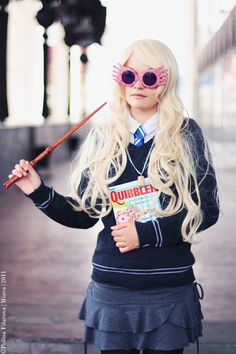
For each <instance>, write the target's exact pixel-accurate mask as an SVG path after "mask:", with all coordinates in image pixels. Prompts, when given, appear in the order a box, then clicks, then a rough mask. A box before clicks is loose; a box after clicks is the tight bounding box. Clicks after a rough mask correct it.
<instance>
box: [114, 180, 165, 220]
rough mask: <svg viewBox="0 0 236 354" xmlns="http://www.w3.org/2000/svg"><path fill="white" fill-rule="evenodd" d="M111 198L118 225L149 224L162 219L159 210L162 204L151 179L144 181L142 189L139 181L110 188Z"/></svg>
mask: <svg viewBox="0 0 236 354" xmlns="http://www.w3.org/2000/svg"><path fill="white" fill-rule="evenodd" d="M109 196H110V200H111V203H112V207H113V211H114V215H115V219H116V222H117V224H120V223H123V222H127V221H139V222H147V221H149V220H154V219H156V218H158V217H160V216H159V213H158V210H160V209H161V203H160V200H159V199H157V189H156V188H155V187H154V186H153V185H152V184H151V183H150V181H149V178H145V179H144V185H143V186H142V187H139V185H138V181H137V180H135V181H132V182H128V183H123V184H119V185H117V186H112V187H109Z"/></svg>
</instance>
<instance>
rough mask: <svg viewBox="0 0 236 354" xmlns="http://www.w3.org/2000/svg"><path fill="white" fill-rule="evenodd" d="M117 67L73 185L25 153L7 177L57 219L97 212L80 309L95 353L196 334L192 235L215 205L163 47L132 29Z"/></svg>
mask: <svg viewBox="0 0 236 354" xmlns="http://www.w3.org/2000/svg"><path fill="white" fill-rule="evenodd" d="M113 74H114V75H113V76H114V79H115V81H116V87H115V93H114V100H113V103H112V105H111V111H112V115H111V120H110V121H109V122H106V124H102V125H101V126H99V127H96V128H93V129H91V131H90V133H89V135H88V137H87V139H86V141H85V143H84V144H83V146H82V148H81V149H80V152H79V154H78V157H77V158H76V159H75V161H74V163H75V164H74V165H75V167H74V171H73V174H72V178H71V186H72V191H71V194H70V196H67V197H64V196H62V195H60V194H58V193H57V192H56V191H54V189H53V188H52V187H48V186H46V185H45V184H44V183H43V181H42V180H41V179H40V176H39V175H38V174H37V172H36V171H35V170H34V168H33V167H32V166H31V165H30V164H29V162H28V161H25V160H20V162H19V164H17V165H16V166H15V169H14V170H13V171H12V174H10V175H9V177H11V176H12V175H16V176H19V177H22V178H21V179H20V180H19V181H18V182H17V186H18V187H19V188H21V189H22V191H23V192H24V193H25V194H26V195H27V196H28V197H29V198H30V199H32V201H33V202H34V204H35V205H36V206H37V207H38V208H39V209H40V210H41V211H42V212H43V213H45V214H46V215H47V216H49V217H50V218H51V219H53V220H55V221H57V222H59V223H61V224H63V225H66V226H68V227H73V228H82V229H83V228H84V229H86V228H89V227H92V226H93V225H95V224H96V222H97V221H98V220H99V218H102V222H103V224H104V228H103V230H102V231H101V232H100V233H99V235H98V239H97V245H96V249H95V252H94V255H93V272H92V282H91V284H90V286H89V287H88V291H87V294H86V298H85V300H84V303H83V305H82V307H81V310H80V314H79V318H80V319H82V320H84V321H85V342H91V343H95V345H96V346H97V347H98V348H99V349H100V350H101V353H102V354H138V353H139V352H140V350H143V353H144V354H161V353H170V354H171V353H172V354H173V353H175V354H180V353H183V350H184V347H185V346H187V345H188V344H189V343H194V342H197V343H198V338H199V336H201V335H202V324H201V320H202V318H203V316H202V312H201V307H200V303H199V298H202V297H203V293H202V292H201V294H199V292H198V287H197V283H196V282H195V277H194V273H193V268H192V267H193V264H194V261H195V260H194V256H193V254H192V253H191V244H193V243H197V242H198V239H197V233H199V232H200V231H203V230H205V229H207V228H209V227H210V226H212V225H213V224H215V223H216V221H217V219H218V215H219V202H218V191H217V183H216V177H215V172H214V168H213V165H212V159H211V155H210V152H209V149H208V145H207V142H206V140H205V138H204V137H203V134H202V131H201V129H200V127H199V126H198V124H197V123H196V122H195V120H193V119H191V118H184V116H183V104H182V102H181V100H180V98H179V96H178V93H177V78H178V69H177V63H176V60H175V58H174V56H173V54H172V52H171V51H170V50H169V48H167V47H166V46H165V45H164V44H163V43H161V42H159V41H156V40H139V41H136V42H135V43H133V44H132V45H131V46H130V47H129V48H128V49H127V51H126V52H125V55H124V57H123V59H122V60H121V62H120V63H119V64H117V65H115V67H114V73H113ZM140 206H141V207H140ZM115 216H116V219H115ZM200 289H201V290H202V288H201V287H200Z"/></svg>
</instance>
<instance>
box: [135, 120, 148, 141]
mask: <svg viewBox="0 0 236 354" xmlns="http://www.w3.org/2000/svg"><path fill="white" fill-rule="evenodd" d="M145 135H146V132H145V130H144V127H143V126H142V125H140V126H139V127H138V129H137V130H136V132H135V133H134V145H135V146H142V145H143V144H144V137H145Z"/></svg>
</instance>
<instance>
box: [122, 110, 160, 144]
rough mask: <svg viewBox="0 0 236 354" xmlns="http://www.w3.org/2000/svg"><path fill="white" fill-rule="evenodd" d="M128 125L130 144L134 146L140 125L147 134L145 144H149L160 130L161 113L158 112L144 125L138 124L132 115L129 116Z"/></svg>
mask: <svg viewBox="0 0 236 354" xmlns="http://www.w3.org/2000/svg"><path fill="white" fill-rule="evenodd" d="M128 123H129V127H130V142H131V143H132V144H133V143H134V133H135V132H136V130H137V129H138V127H139V126H140V125H142V126H143V127H144V130H145V132H146V135H145V138H144V143H146V142H148V141H149V140H150V139H152V138H153V137H154V135H156V132H157V130H158V128H159V112H156V113H155V114H153V116H151V117H150V118H148V120H147V121H146V122H145V123H144V124H140V123H139V122H137V121H136V120H135V119H134V118H133V117H131V115H129V118H128Z"/></svg>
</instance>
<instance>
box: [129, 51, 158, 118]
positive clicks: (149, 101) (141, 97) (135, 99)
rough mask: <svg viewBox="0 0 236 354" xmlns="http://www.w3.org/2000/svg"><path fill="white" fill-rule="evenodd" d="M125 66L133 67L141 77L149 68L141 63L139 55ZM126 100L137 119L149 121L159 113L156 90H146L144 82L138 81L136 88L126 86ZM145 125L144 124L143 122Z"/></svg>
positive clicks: (133, 57) (131, 58)
mask: <svg viewBox="0 0 236 354" xmlns="http://www.w3.org/2000/svg"><path fill="white" fill-rule="evenodd" d="M125 66H128V67H131V68H133V69H135V71H137V73H138V74H139V75H140V76H141V75H142V74H143V73H144V72H145V71H147V69H150V67H149V66H147V65H145V64H143V63H142V62H140V61H139V59H138V57H137V55H135V53H134V54H132V55H131V57H130V58H129V59H128V61H127V62H126V63H125ZM124 89H125V99H126V101H127V103H128V104H129V106H130V111H131V115H132V117H133V118H135V119H137V118H138V119H139V121H140V119H142V117H143V119H144V120H147V119H148V118H150V117H151V116H152V115H153V114H154V113H155V112H156V111H157V105H158V102H157V99H156V97H155V93H156V90H155V89H150V88H146V87H144V86H143V84H142V82H141V81H140V80H138V81H137V82H136V83H135V85H134V86H132V87H130V86H125V88H124ZM141 123H143V122H141Z"/></svg>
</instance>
